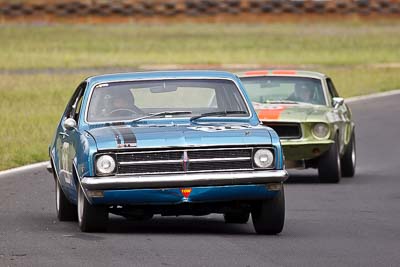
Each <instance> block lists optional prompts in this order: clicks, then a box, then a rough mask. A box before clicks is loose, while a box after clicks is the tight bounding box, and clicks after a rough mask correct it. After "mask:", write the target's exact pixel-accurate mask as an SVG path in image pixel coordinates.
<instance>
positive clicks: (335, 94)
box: [326, 78, 339, 97]
mask: <svg viewBox="0 0 400 267" xmlns="http://www.w3.org/2000/svg"><path fill="white" fill-rule="evenodd" d="M326 83H327V85H328V90H329V94H330V95H331V97H338V96H339V94H338V92H337V91H336V88H335V85H334V84H333V82H332V80H331V79H330V78H327V79H326Z"/></svg>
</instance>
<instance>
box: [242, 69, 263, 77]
mask: <svg viewBox="0 0 400 267" xmlns="http://www.w3.org/2000/svg"><path fill="white" fill-rule="evenodd" d="M267 74H268V71H267V70H252V71H248V72H245V73H244V75H249V76H252V75H267Z"/></svg>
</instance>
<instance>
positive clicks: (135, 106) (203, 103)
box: [87, 79, 249, 122]
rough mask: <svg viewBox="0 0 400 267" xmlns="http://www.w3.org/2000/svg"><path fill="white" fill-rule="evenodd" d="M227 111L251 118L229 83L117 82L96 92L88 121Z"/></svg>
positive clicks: (89, 110)
mask: <svg viewBox="0 0 400 267" xmlns="http://www.w3.org/2000/svg"><path fill="white" fill-rule="evenodd" d="M225 111H239V113H240V114H239V113H236V114H231V115H227V116H235V117H247V116H249V111H248V109H247V107H246V103H245V100H244V99H243V97H242V95H241V93H240V91H239V89H238V88H237V86H236V85H235V83H234V82H232V81H229V80H221V79H210V80H199V79H193V80H191V79H190V80H187V79H185V80H158V81H133V82H113V83H103V84H98V85H97V86H96V87H95V88H94V89H93V93H92V96H91V98H90V102H89V108H88V113H87V121H88V122H108V121H121V120H134V119H137V118H141V117H143V116H147V115H151V114H154V113H160V112H169V113H168V114H161V115H160V116H161V117H169V118H170V117H182V116H183V117H191V116H193V115H196V114H197V115H199V114H203V113H208V112H225ZM184 112H186V113H184ZM188 114H190V115H188Z"/></svg>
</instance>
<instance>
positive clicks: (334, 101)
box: [332, 97, 344, 108]
mask: <svg viewBox="0 0 400 267" xmlns="http://www.w3.org/2000/svg"><path fill="white" fill-rule="evenodd" d="M343 104H344V98H343V97H334V98H333V99H332V105H333V107H334V108H338V107H340V106H341V105H343Z"/></svg>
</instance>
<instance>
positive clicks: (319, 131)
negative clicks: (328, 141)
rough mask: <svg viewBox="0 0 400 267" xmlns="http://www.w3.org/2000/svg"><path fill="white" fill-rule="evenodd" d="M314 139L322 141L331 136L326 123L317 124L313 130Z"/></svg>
mask: <svg viewBox="0 0 400 267" xmlns="http://www.w3.org/2000/svg"><path fill="white" fill-rule="evenodd" d="M312 134H313V135H314V137H316V138H319V139H322V138H327V137H328V136H329V126H328V124H326V123H316V124H314V126H313V128H312Z"/></svg>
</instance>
